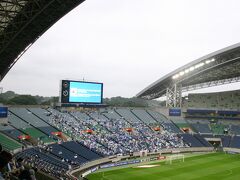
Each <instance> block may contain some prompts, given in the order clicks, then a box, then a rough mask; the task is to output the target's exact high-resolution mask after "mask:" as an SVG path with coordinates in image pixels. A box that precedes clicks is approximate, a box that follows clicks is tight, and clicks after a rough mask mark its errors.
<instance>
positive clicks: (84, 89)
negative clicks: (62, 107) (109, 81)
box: [60, 80, 103, 104]
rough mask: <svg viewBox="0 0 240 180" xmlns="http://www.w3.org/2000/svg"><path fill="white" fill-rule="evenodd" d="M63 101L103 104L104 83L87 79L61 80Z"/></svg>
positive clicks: (61, 99) (61, 100)
mask: <svg viewBox="0 0 240 180" xmlns="http://www.w3.org/2000/svg"><path fill="white" fill-rule="evenodd" d="M60 92H61V95H60V102H61V103H76V104H102V99H103V83H96V82H85V81H72V80H62V81H61V91H60Z"/></svg>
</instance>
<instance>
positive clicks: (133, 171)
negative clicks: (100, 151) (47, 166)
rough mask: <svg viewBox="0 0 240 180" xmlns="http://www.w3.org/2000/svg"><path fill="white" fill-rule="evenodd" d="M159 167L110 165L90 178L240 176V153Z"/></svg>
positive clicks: (229, 178)
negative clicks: (112, 166) (109, 167)
mask: <svg viewBox="0 0 240 180" xmlns="http://www.w3.org/2000/svg"><path fill="white" fill-rule="evenodd" d="M154 164H159V166H158V167H153V168H145V169H143V168H133V167H126V168H120V169H112V170H111V169H109V170H108V171H104V172H96V173H93V174H90V175H89V176H88V177H87V178H88V179H89V180H175V179H176V180H188V179H194V180H205V179H206V180H211V179H216V180H221V179H224V180H240V155H237V154H234V155H232V154H224V153H210V154H205V155H199V156H192V157H188V158H185V162H182V161H179V160H177V161H173V163H172V165H170V164H166V163H165V162H158V163H154Z"/></svg>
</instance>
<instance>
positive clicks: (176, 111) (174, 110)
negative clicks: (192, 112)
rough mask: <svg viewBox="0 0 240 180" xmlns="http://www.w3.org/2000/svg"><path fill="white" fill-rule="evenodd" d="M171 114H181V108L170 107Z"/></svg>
mask: <svg viewBox="0 0 240 180" xmlns="http://www.w3.org/2000/svg"><path fill="white" fill-rule="evenodd" d="M169 116H181V109H169Z"/></svg>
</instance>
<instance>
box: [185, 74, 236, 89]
mask: <svg viewBox="0 0 240 180" xmlns="http://www.w3.org/2000/svg"><path fill="white" fill-rule="evenodd" d="M236 82H240V77H234V78H229V79H222V80H217V81H211V82H205V83H200V84H195V85H191V86H186V87H183V88H182V91H183V92H187V91H192V90H197V89H203V88H208V87H213V86H220V85H225V84H231V83H236Z"/></svg>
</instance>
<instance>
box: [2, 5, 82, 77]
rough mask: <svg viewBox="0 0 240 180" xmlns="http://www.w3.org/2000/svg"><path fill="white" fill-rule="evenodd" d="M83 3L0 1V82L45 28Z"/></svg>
mask: <svg viewBox="0 0 240 180" xmlns="http://www.w3.org/2000/svg"><path fill="white" fill-rule="evenodd" d="M83 1H84V0H31V1H30V0H1V1H0V81H1V80H2V79H3V77H4V76H5V75H6V74H7V72H8V71H9V70H10V69H11V67H12V66H13V65H14V64H15V62H16V61H17V60H18V59H19V58H20V57H21V55H22V54H23V53H24V52H25V50H27V49H28V48H29V47H30V46H31V45H32V44H33V43H34V42H35V41H36V40H37V39H38V38H39V37H40V36H41V35H42V34H43V33H44V32H45V31H46V30H47V29H48V28H50V27H51V26H52V25H53V24H54V23H55V22H57V21H58V20H59V19H60V18H61V17H63V16H64V15H65V14H67V13H68V12H69V11H71V10H72V9H73V8H75V7H76V6H78V5H79V4H80V3H82V2H83Z"/></svg>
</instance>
